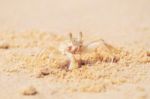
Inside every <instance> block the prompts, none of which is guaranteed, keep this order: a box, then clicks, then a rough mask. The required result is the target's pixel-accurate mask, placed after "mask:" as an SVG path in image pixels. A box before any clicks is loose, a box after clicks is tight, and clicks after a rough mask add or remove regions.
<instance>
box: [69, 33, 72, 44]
mask: <svg viewBox="0 0 150 99" xmlns="http://www.w3.org/2000/svg"><path fill="white" fill-rule="evenodd" d="M69 39H70V41H71V42H72V33H69Z"/></svg>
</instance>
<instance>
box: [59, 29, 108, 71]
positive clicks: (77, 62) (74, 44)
mask: <svg viewBox="0 0 150 99" xmlns="http://www.w3.org/2000/svg"><path fill="white" fill-rule="evenodd" d="M99 41H102V43H103V44H104V45H106V46H107V44H106V43H105V42H104V40H103V39H98V40H95V41H92V42H89V43H87V44H84V42H83V33H82V32H80V33H79V36H78V38H74V37H73V34H72V33H69V42H66V43H62V44H61V45H60V47H59V51H60V52H61V53H62V54H63V55H65V56H67V58H68V60H69V65H68V69H69V70H72V69H77V68H79V67H81V65H82V59H81V54H82V52H84V51H85V50H88V49H89V45H92V44H94V43H96V42H99ZM76 55H78V56H79V58H78V59H77V58H76Z"/></svg>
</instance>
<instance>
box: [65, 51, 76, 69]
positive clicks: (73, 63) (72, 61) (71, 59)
mask: <svg viewBox="0 0 150 99" xmlns="http://www.w3.org/2000/svg"><path fill="white" fill-rule="evenodd" d="M67 57H68V60H69V62H70V64H69V66H68V69H69V70H73V69H77V68H79V62H78V60H77V59H76V58H75V55H74V54H72V53H67Z"/></svg>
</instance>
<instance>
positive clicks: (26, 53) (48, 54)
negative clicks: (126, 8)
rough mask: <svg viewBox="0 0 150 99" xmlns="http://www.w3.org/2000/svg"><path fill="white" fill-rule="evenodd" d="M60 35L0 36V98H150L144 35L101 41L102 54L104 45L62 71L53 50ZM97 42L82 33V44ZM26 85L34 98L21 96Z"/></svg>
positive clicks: (60, 58) (61, 57) (59, 57)
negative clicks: (32, 91) (107, 47)
mask: <svg viewBox="0 0 150 99" xmlns="http://www.w3.org/2000/svg"><path fill="white" fill-rule="evenodd" d="M148 31H150V30H148ZM66 35H67V34H62V35H60V34H59V35H58V34H55V33H53V34H52V33H46V32H37V31H36V32H34V31H33V32H24V33H8V34H6V33H0V39H1V44H0V54H1V55H0V61H1V63H0V88H1V89H3V90H1V91H0V97H1V98H3V99H10V98H11V99H16V98H18V99H19V98H22V99H26V98H27V99H34V98H35V99H49V98H56V99H59V98H61V99H62V98H64V99H65V98H70V97H71V98H80V99H84V98H87V99H88V98H89V99H90V98H105V99H107V98H108V99H110V98H111V99H112V98H118V97H119V98H121V99H148V98H150V96H149V94H150V93H149V92H150V87H149V82H150V71H149V70H150V64H149V63H150V50H149V48H150V45H149V42H148V40H149V38H150V35H149V33H148V32H144V35H143V33H138V34H136V35H137V38H139V39H137V38H135V39H134V38H132V39H130V40H128V41H125V40H123V39H122V40H120V39H115V38H113V37H110V38H107V39H105V41H106V42H107V43H108V44H110V45H111V46H112V48H111V49H110V50H107V49H106V47H105V46H104V45H102V44H99V45H98V49H97V53H94V51H93V50H92V51H90V52H87V53H84V54H83V55H82V59H83V60H84V61H85V62H86V63H85V64H84V65H82V67H81V68H78V69H75V70H68V69H67V68H66V64H67V58H66V57H65V56H64V55H62V54H61V53H60V52H59V50H58V45H59V44H60V43H62V42H64V41H65V40H66V39H67V36H66ZM74 35H77V34H74ZM98 35H99V36H98ZM141 36H142V37H141ZM101 37H103V36H102V35H100V34H95V35H92V36H89V34H88V33H85V34H84V39H85V42H86V41H91V40H93V39H97V38H101ZM126 37H128V38H130V37H131V36H130V35H127V36H126ZM120 38H125V36H120ZM6 46H7V47H6ZM111 59H113V61H111ZM30 86H33V88H35V89H36V91H37V92H38V93H37V94H35V95H29V96H24V95H23V94H22V91H21V90H22V89H28V88H30ZM25 92H26V90H25ZM26 93H28V92H26ZM29 94H30V91H29Z"/></svg>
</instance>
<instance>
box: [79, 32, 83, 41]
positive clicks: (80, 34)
mask: <svg viewBox="0 0 150 99" xmlns="http://www.w3.org/2000/svg"><path fill="white" fill-rule="evenodd" d="M82 37H83V33H82V32H80V33H79V41H80V42H82Z"/></svg>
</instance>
